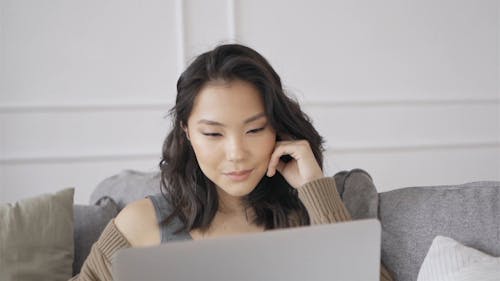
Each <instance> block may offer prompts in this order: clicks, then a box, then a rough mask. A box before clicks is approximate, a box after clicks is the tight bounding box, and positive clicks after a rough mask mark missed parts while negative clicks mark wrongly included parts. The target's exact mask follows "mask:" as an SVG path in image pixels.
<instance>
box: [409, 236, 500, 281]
mask: <svg viewBox="0 0 500 281" xmlns="http://www.w3.org/2000/svg"><path fill="white" fill-rule="evenodd" d="M477 280H481V281H500V257H498V258H496V257H492V256H490V255H487V254H485V253H483V252H481V251H478V250H476V249H474V248H471V247H467V246H464V245H462V244H460V243H459V242H457V241H455V240H453V239H451V238H449V237H443V236H436V238H434V240H433V241H432V245H431V247H430V249H429V251H428V252H427V256H426V257H425V259H424V262H423V263H422V266H421V267H420V271H419V273H418V278H417V281H477Z"/></svg>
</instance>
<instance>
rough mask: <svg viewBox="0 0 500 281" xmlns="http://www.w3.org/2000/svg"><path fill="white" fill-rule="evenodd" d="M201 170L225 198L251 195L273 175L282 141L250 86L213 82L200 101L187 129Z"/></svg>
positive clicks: (199, 95)
mask: <svg viewBox="0 0 500 281" xmlns="http://www.w3.org/2000/svg"><path fill="white" fill-rule="evenodd" d="M184 129H185V131H186V133H187V135H188V138H189V139H190V142H191V145H192V147H193V149H194V152H195V154H196V159H197V160H198V164H199V165H200V168H201V170H202V171H203V173H204V174H205V176H207V177H208V178H209V179H210V180H211V181H212V182H214V183H215V184H216V186H217V187H218V192H219V193H220V192H221V191H223V192H225V193H226V194H222V195H224V196H226V195H231V196H234V197H241V196H245V195H247V194H249V193H250V192H251V191H252V190H253V189H254V188H255V187H256V186H257V184H258V183H259V181H260V180H261V179H262V177H263V176H264V175H265V173H266V171H267V167H268V164H269V160H270V157H271V154H272V152H273V150H274V146H275V143H276V134H275V131H274V129H273V128H271V125H270V124H269V123H268V120H267V117H266V115H265V109H264V104H263V101H262V98H261V96H260V94H259V92H258V90H257V89H256V88H255V87H254V86H253V85H252V84H250V83H248V82H245V81H241V80H235V81H232V82H211V83H208V84H206V85H205V86H204V87H203V88H202V89H201V91H200V92H199V93H198V96H197V97H196V99H195V101H194V106H193V110H192V112H191V115H190V116H189V119H188V124H187V128H184Z"/></svg>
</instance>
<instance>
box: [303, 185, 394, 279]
mask: <svg viewBox="0 0 500 281" xmlns="http://www.w3.org/2000/svg"><path fill="white" fill-rule="evenodd" d="M297 190H298V193H299V199H300V200H301V201H302V203H303V204H304V206H305V207H306V209H307V212H308V213H309V217H310V219H311V224H326V223H335V222H343V221H349V220H351V215H350V214H349V212H348V211H347V208H346V207H345V205H344V203H343V202H342V199H341V198H340V195H339V193H338V192H337V187H336V186H335V180H334V179H333V178H331V177H324V178H321V179H317V180H313V181H311V182H309V183H307V184H305V185H303V186H301V187H299V188H297ZM380 280H381V281H392V280H394V279H393V278H392V276H391V274H390V273H389V271H388V270H387V269H386V268H385V266H384V265H383V264H381V265H380Z"/></svg>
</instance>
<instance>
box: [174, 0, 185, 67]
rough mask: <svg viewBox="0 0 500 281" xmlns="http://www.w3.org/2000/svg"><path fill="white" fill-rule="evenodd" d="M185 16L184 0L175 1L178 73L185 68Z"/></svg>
mask: <svg viewBox="0 0 500 281" xmlns="http://www.w3.org/2000/svg"><path fill="white" fill-rule="evenodd" d="M185 20H186V16H185V5H184V0H176V1H175V22H176V25H177V29H176V39H177V40H176V41H177V52H178V53H177V69H178V74H179V75H180V74H181V73H182V72H183V71H184V69H185V68H186V22H185Z"/></svg>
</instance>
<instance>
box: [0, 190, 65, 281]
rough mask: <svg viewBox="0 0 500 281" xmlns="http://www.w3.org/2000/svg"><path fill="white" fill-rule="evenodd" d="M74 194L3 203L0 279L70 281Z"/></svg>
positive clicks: (63, 192)
mask: <svg viewBox="0 0 500 281" xmlns="http://www.w3.org/2000/svg"><path fill="white" fill-rule="evenodd" d="M73 194H74V189H73V188H69V189H64V190H62V191H59V192H57V193H55V194H44V195H40V196H37V197H33V198H29V199H24V200H21V201H19V202H16V203H14V204H7V203H6V204H0V280H61V281H62V280H64V281H66V280H68V279H69V278H70V277H71V264H72V263H73Z"/></svg>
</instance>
